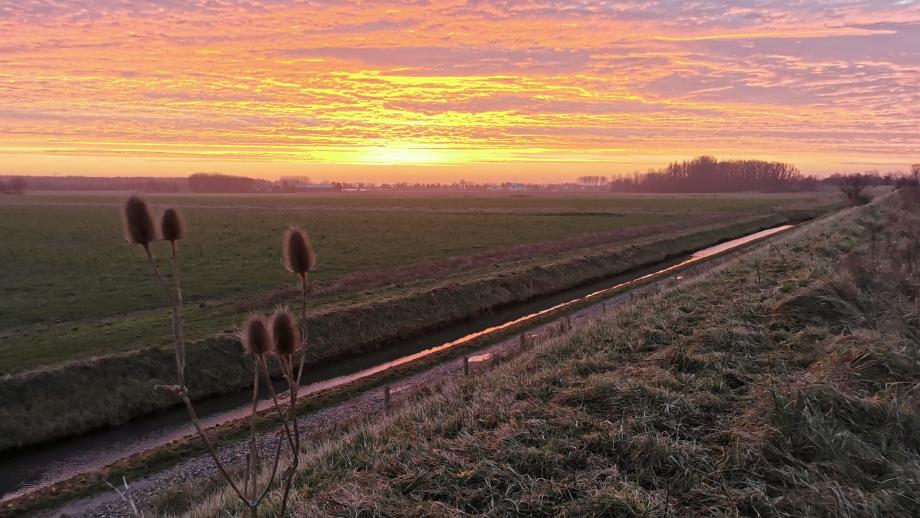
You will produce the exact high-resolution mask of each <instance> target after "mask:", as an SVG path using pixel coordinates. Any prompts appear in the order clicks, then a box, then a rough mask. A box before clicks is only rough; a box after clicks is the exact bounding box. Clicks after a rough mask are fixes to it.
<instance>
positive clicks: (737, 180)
mask: <svg viewBox="0 0 920 518" xmlns="http://www.w3.org/2000/svg"><path fill="white" fill-rule="evenodd" d="M817 185H818V180H817V179H816V178H815V177H813V176H804V175H803V174H802V173H801V172H800V171H799V170H798V168H797V167H795V166H794V165H792V164H787V163H783V162H767V161H763V160H718V159H716V158H714V157H711V156H700V157H697V158H694V159H693V160H689V161H683V162H674V163H671V164H669V165H668V166H667V167H665V168H663V169H659V170H657V171H650V172H648V173H646V174H644V175H638V174H637V175H634V176H633V177H631V178H630V177H625V178H615V179H614V180H612V181H611V182H610V183H609V186H610V190H613V191H623V192H676V193H685V192H738V191H769V192H777V191H802V190H812V189H815V188H816V187H817Z"/></svg>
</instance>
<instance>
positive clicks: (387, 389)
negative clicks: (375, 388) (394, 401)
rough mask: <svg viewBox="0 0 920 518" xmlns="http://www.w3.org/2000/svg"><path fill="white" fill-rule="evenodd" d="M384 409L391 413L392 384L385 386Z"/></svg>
mask: <svg viewBox="0 0 920 518" xmlns="http://www.w3.org/2000/svg"><path fill="white" fill-rule="evenodd" d="M383 410H384V411H385V412H386V413H388V414H389V413H390V386H389V385H387V386H386V387H383Z"/></svg>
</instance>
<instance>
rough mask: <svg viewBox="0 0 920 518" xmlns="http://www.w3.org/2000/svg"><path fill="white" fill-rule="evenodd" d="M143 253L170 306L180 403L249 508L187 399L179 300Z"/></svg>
mask: <svg viewBox="0 0 920 518" xmlns="http://www.w3.org/2000/svg"><path fill="white" fill-rule="evenodd" d="M144 253H145V254H146V255H147V262H148V263H150V267H151V269H152V270H153V273H154V275H156V278H157V280H158V281H159V282H160V286H162V287H163V291H164V292H165V293H166V297H167V298H168V299H169V302H170V304H171V305H172V320H173V343H174V345H175V350H176V369H177V371H178V372H177V373H176V374H177V376H178V378H179V379H178V385H179V396H180V397H181V398H182V402H183V403H184V404H185V408H186V410H188V414H189V417H190V418H191V421H192V425H193V426H194V427H195V431H196V432H197V433H198V435H199V436H200V437H201V440H202V441H203V442H204V444H205V447H206V448H207V449H208V453H209V454H210V455H211V459H213V460H214V464H215V465H216V466H217V469H218V470H219V471H220V473H221V475H223V477H224V478H225V479H226V480H227V482H228V483H229V484H230V487H232V488H233V492H234V493H236V496H237V497H239V499H240V500H242V501H243V503H244V504H246V505H247V506H250V503H249V501H248V500H247V499H246V497H245V496H244V495H243V493H242V492H241V491H240V489H239V487H237V485H236V483H235V482H234V481H233V478H231V477H230V474H229V473H228V472H227V470H226V469H224V465H223V464H222V463H221V462H220V460H219V459H218V458H217V453H216V452H215V451H214V447H213V446H212V445H211V441H209V440H208V437H207V435H205V433H204V430H203V429H202V427H201V423H200V422H199V421H198V415H197V414H196V413H195V407H194V406H192V401H191V400H190V399H189V397H188V389H187V387H186V386H185V369H184V365H185V358H184V354H185V349H184V348H183V347H182V327H181V325H180V324H179V319H180V314H179V305H180V304H181V299H179V298H177V297H175V296H173V293H172V292H171V291H170V290H169V285H168V284H166V280H165V279H164V278H163V274H162V273H160V269H159V267H157V263H156V261H154V259H153V254H152V253H150V246H149V245H144ZM176 283H177V286H178V283H179V278H178V276H177V277H176Z"/></svg>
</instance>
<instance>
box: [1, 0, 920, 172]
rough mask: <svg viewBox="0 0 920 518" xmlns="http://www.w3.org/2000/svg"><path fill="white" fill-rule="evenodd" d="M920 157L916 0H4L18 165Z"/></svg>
mask: <svg viewBox="0 0 920 518" xmlns="http://www.w3.org/2000/svg"><path fill="white" fill-rule="evenodd" d="M700 154H710V155H715V156H716V157H718V158H722V159H730V158H758V159H767V160H779V161H784V162H792V163H794V164H796V165H798V166H799V168H800V169H801V170H802V171H803V172H805V173H814V174H818V175H825V174H829V173H832V172H837V171H864V170H871V169H877V170H880V171H889V170H906V169H907V168H908V167H909V165H910V164H911V163H915V162H920V1H917V0H867V1H861V2H857V1H850V0H833V1H826V2H819V1H809V0H743V1H738V2H719V1H708V0H699V1H693V2H677V1H672V0H646V1H634V2H629V1H627V2H604V1H596V2H583V1H578V0H568V1H561V0H542V1H539V0H530V1H515V0H508V1H500V2H485V1H477V0H466V1H463V0H457V1H451V0H444V1H442V0H420V1H412V0H405V1H397V2H389V1H375V2H363V1H356V0H355V1H331V0H330V1H326V0H310V1H301V2H285V1H280V0H279V1H274V0H92V1H89V0H15V1H10V0H0V174H42V175H44V174H85V175H117V176H138V175H156V176H184V175H188V174H191V173H194V172H201V171H206V172H223V173H229V174H245V175H248V176H254V177H263V178H269V179H273V178H277V177H279V176H282V175H309V176H311V177H312V178H314V180H320V179H330V180H340V181H350V180H364V181H450V180H457V179H460V178H464V179H466V180H470V181H498V180H517V181H558V180H572V179H574V177H576V176H580V175H584V174H604V175H612V174H621V173H631V172H633V171H641V172H644V171H646V170H647V169H649V168H657V167H661V166H664V165H666V164H667V163H669V162H671V161H675V160H683V159H689V158H692V157H694V156H697V155H700Z"/></svg>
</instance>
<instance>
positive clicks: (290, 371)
mask: <svg viewBox="0 0 920 518" xmlns="http://www.w3.org/2000/svg"><path fill="white" fill-rule="evenodd" d="M306 346H307V274H306V273H301V274H300V366H299V367H298V368H297V377H296V378H295V377H294V361H293V357H290V358H288V359H287V367H284V366H282V368H283V369H286V371H287V375H286V376H287V379H288V388H289V390H290V400H291V409H290V420H291V426H292V427H293V429H294V441H293V443H292V444H291V448H292V450H293V451H292V452H291V453H292V454H293V457H292V458H291V466H290V468H288V471H286V472H285V473H286V475H287V476H286V477H285V480H284V495H283V496H282V498H281V514H280V516H284V513H285V509H286V508H287V501H288V496H290V491H291V485H292V483H293V480H294V474H295V473H296V472H297V468H298V466H299V465H300V429H299V425H298V423H297V393H298V392H300V380H301V377H302V376H303V366H304V362H305V360H306V357H307V355H306V351H307V347H306Z"/></svg>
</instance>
